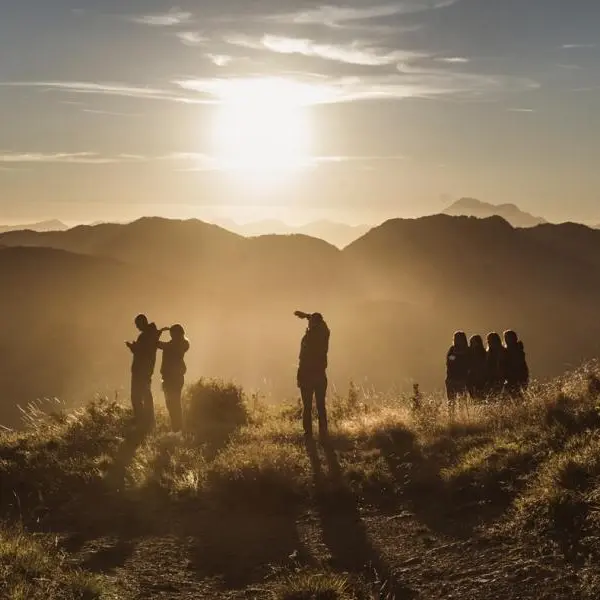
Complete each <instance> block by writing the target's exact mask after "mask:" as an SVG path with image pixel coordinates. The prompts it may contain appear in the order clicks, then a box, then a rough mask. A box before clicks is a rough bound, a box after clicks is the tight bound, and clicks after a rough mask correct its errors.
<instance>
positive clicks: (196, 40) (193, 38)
mask: <svg viewBox="0 0 600 600" xmlns="http://www.w3.org/2000/svg"><path fill="white" fill-rule="evenodd" d="M176 35H177V37H178V38H179V39H180V40H181V42H182V43H183V44H185V45H186V46H201V45H202V44H205V43H206V42H208V38H207V37H204V36H203V35H202V34H201V33H199V32H198V31H179V32H178V33H177V34H176Z"/></svg>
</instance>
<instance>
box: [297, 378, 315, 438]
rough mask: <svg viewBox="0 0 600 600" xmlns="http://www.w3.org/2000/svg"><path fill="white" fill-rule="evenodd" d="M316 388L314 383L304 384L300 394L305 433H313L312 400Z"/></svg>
mask: <svg viewBox="0 0 600 600" xmlns="http://www.w3.org/2000/svg"><path fill="white" fill-rule="evenodd" d="M313 393H314V388H313V386H312V385H303V386H301V387H300V395H301V396H302V425H303V426H304V434H305V435H307V436H308V435H312V401H313Z"/></svg>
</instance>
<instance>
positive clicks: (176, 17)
mask: <svg viewBox="0 0 600 600" xmlns="http://www.w3.org/2000/svg"><path fill="white" fill-rule="evenodd" d="M191 19H192V13H190V12H184V11H182V10H180V9H178V8H173V9H171V10H170V11H168V12H166V13H156V14H150V15H140V16H134V17H129V20H130V21H133V22H134V23H138V24H140V25H149V26H151V27H173V26H175V25H183V24H185V23H189V22H190V21H191Z"/></svg>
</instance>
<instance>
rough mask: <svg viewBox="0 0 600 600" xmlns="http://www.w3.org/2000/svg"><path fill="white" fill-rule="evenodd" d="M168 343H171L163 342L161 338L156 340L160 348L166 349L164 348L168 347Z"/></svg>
mask: <svg viewBox="0 0 600 600" xmlns="http://www.w3.org/2000/svg"><path fill="white" fill-rule="evenodd" d="M168 343H169V342H161V341H160V340H159V341H158V342H156V347H157V348H158V349H159V350H164V349H165V348H166V347H167V345H168Z"/></svg>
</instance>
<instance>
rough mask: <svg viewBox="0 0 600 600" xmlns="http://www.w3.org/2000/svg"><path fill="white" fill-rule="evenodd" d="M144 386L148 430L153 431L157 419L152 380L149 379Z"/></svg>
mask: <svg viewBox="0 0 600 600" xmlns="http://www.w3.org/2000/svg"><path fill="white" fill-rule="evenodd" d="M144 384H145V385H144V388H145V389H144V413H145V417H146V425H147V427H148V430H149V431H152V430H153V429H154V427H155V426H156V419H155V417H154V398H153V396H152V378H148V379H147V380H146V381H145V382H144Z"/></svg>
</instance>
